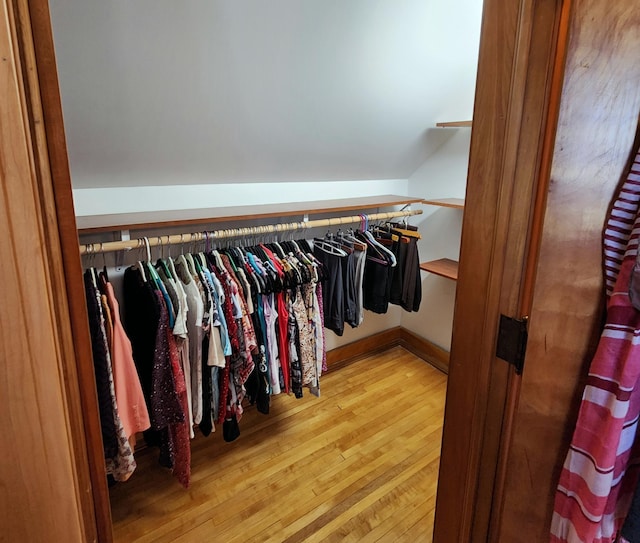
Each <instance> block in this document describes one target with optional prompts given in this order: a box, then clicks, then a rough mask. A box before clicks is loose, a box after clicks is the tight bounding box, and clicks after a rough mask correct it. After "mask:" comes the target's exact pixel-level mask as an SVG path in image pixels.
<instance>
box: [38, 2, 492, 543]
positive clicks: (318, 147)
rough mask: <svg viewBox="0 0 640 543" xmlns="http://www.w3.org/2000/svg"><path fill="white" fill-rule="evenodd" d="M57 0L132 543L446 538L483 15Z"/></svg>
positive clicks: (358, 7)
mask: <svg viewBox="0 0 640 543" xmlns="http://www.w3.org/2000/svg"><path fill="white" fill-rule="evenodd" d="M50 5H51V17H52V28H53V38H54V44H55V50H56V56H57V66H58V74H59V82H60V94H61V99H62V109H63V113H64V119H65V134H66V141H67V149H68V153H69V164H70V172H71V180H72V186H73V196H74V204H75V214H76V223H77V227H78V233H79V241H80V253H81V256H82V264H83V269H84V270H85V273H84V283H85V285H84V286H85V290H86V298H87V304H88V308H89V324H90V331H91V339H92V354H93V366H94V372H95V374H96V386H97V395H98V406H99V411H100V423H101V424H100V427H101V436H102V443H103V449H104V450H103V455H104V459H105V462H106V471H107V475H108V484H109V490H108V493H109V501H110V508H111V520H112V524H113V534H114V539H115V541H130V542H133V541H172V540H174V539H177V540H180V541H195V540H197V539H199V538H205V539H207V538H208V539H211V538H219V539H220V540H222V539H225V540H229V541H252V540H253V541H267V540H272V541H285V540H288V541H311V540H317V541H343V540H353V541H356V540H357V541H361V540H363V539H367V538H368V539H369V540H371V541H388V540H390V539H400V540H406V541H427V540H429V539H430V538H431V532H432V529H433V513H434V510H435V491H436V486H437V476H438V465H439V451H440V442H441V439H442V424H443V416H444V395H445V390H446V372H447V366H448V351H449V348H450V341H451V330H452V324H453V304H454V296H455V280H456V273H455V271H453V272H445V273H442V271H441V270H440V269H439V268H438V266H439V265H441V264H442V263H443V262H446V263H449V264H452V265H453V268H455V267H456V265H457V260H458V254H459V247H460V234H461V226H462V213H463V210H462V208H463V207H464V192H465V186H466V170H467V164H468V154H469V142H470V135H471V118H472V115H473V97H474V91H475V72H476V65H477V58H478V44H479V35H480V18H481V10H482V2H480V1H479V0H468V1H467V2H465V9H464V15H463V16H456V17H455V19H454V16H455V12H456V11H458V10H459V8H460V6H458V7H456V8H455V9H454V7H453V6H450V5H449V6H448V5H447V4H446V3H445V2H424V1H423V0H408V1H406V2H402V3H401V4H397V3H394V2H377V3H375V4H372V3H370V2H356V3H351V4H347V5H345V4H334V5H332V6H327V5H326V3H323V2H305V3H299V2H278V3H275V4H273V3H272V4H268V5H267V4H263V3H260V2H252V3H249V4H235V5H230V4H228V3H226V2H190V3H187V4H185V5H182V6H181V7H180V8H179V9H177V6H173V5H170V4H165V5H164V6H159V5H157V4H153V5H152V4H144V3H137V4H129V5H126V6H123V5H121V6H118V5H114V4H108V3H103V2H89V3H87V2H76V1H67V0H62V1H58V0H56V1H54V2H51V4H50ZM141 18H144V19H145V21H146V22H145V24H144V25H142V26H139V25H137V24H133V21H136V20H140V19H141ZM461 26H462V27H464V32H463V35H464V39H463V40H461V39H460V36H455V35H454V32H455V31H458V32H459V31H460V28H461ZM448 120H451V121H454V122H447V121H448ZM459 120H464V122H462V123H459V122H455V121H459ZM427 197H430V200H429V201H428V202H427V203H425V198H427ZM452 202H453V204H452ZM149 285H152V287H149ZM149 288H151V291H150V290H149ZM156 289H157V290H156ZM150 293H151V294H150ZM155 296H161V298H160V299H159V300H154V299H153V298H154V297H155ZM164 321H166V322H164ZM165 329H167V330H165ZM161 336H167V337H168V341H167V337H162V338H161ZM160 353H164V355H162V354H160ZM172 353H173V355H172ZM172 366H173V370H174V372H173V374H171V368H172ZM125 376H126V377H125ZM172 378H173V379H172ZM111 381H113V388H111V389H110V386H109V385H110V382H111ZM110 406H111V407H110ZM410 496H414V497H415V498H416V499H410ZM402 504H405V506H402Z"/></svg>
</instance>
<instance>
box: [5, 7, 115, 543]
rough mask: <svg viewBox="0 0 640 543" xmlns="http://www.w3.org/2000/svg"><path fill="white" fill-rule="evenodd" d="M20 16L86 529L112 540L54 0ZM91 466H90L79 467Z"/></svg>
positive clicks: (22, 9)
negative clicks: (52, 241)
mask: <svg viewBox="0 0 640 543" xmlns="http://www.w3.org/2000/svg"><path fill="white" fill-rule="evenodd" d="M12 1H13V13H14V16H15V25H16V37H17V49H18V50H19V52H20V57H21V61H22V79H23V84H24V89H25V95H26V99H27V103H28V108H29V111H28V121H29V129H30V132H31V140H32V145H33V147H34V152H35V155H36V157H35V159H36V160H35V162H36V164H35V168H36V171H37V172H38V174H39V180H40V182H41V184H42V185H46V187H47V192H46V194H43V196H42V198H43V200H44V201H43V205H44V206H45V209H46V211H47V219H48V220H49V221H50V222H51V225H52V229H53V228H55V229H56V230H57V232H56V234H57V239H56V243H59V246H60V252H61V263H62V267H61V269H59V270H57V272H58V273H59V274H60V276H61V282H62V283H61V290H64V294H60V296H64V297H65V309H66V304H68V313H66V314H67V315H69V317H70V322H69V325H70V332H71V334H70V335H71V338H72V345H70V346H69V348H70V349H71V350H72V353H73V354H72V355H71V354H70V355H69V356H67V357H66V358H65V360H64V361H63V364H64V366H65V367H64V368H63V371H64V375H65V384H66V389H67V390H66V393H67V398H68V399H69V405H70V409H69V418H70V422H71V428H72V434H73V435H72V436H71V440H72V441H73V443H74V446H75V448H76V450H77V451H78V456H79V458H82V459H83V460H84V462H86V464H87V465H88V472H89V481H86V482H83V488H82V489H81V491H82V492H83V493H84V495H85V496H86V499H85V500H84V501H83V504H84V506H85V508H88V509H89V511H85V514H84V517H83V518H84V521H85V533H86V534H96V535H95V536H94V535H91V536H90V538H91V539H90V540H95V539H94V538H95V537H97V541H100V542H104V543H110V542H111V541H113V527H112V523H111V508H110V505H109V491H108V488H107V480H106V476H105V473H106V469H105V461H104V456H103V453H102V451H103V447H102V433H101V429H100V415H99V410H98V402H97V394H96V385H95V377H94V372H93V363H92V354H91V339H90V335H89V324H88V320H87V309H86V308H87V306H86V301H85V294H84V282H83V277H82V263H81V259H80V252H79V250H78V245H79V241H78V233H77V229H76V220H75V211H74V207H73V194H72V191H71V173H70V170H69V162H68V158H67V144H66V139H65V133H64V123H63V117H62V104H61V100H60V89H59V85H58V72H57V69H56V61H55V51H54V44H53V34H52V29H51V20H50V14H49V4H48V1H47V0H12ZM78 471H79V472H84V471H85V467H84V466H82V469H80V467H79V469H78Z"/></svg>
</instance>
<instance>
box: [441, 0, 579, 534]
mask: <svg viewBox="0 0 640 543" xmlns="http://www.w3.org/2000/svg"><path fill="white" fill-rule="evenodd" d="M569 9H570V2H569V1H568V0H565V1H562V0H521V1H520V2H518V3H517V4H516V3H507V4H506V5H505V3H504V2H501V1H500V0H485V5H484V12H483V20H482V32H481V42H480V55H479V64H478V80H477V85H476V100H475V111H474V119H473V132H472V136H471V153H470V161H469V174H468V183H467V194H466V205H465V214H464V219H463V228H462V244H461V254H460V273H459V279H458V287H457V292H456V304H455V313H454V329H453V341H452V348H451V358H450V366H449V383H448V389H447V405H446V409H445V422H444V431H443V444H442V456H441V464H440V475H439V481H438V495H437V503H436V513H435V527H434V541H435V542H436V543H438V542H442V543H444V542H448V541H487V540H488V538H489V535H490V525H492V524H493V523H494V521H495V520H497V518H495V517H494V516H495V515H496V514H499V511H500V499H501V495H499V494H497V495H496V494H495V492H496V491H499V490H500V487H501V480H502V479H501V477H502V456H503V454H504V449H501V445H505V443H508V440H507V441H506V442H505V443H503V442H502V441H501V440H502V439H504V438H505V437H507V436H506V435H505V434H504V433H503V432H504V430H505V429H506V428H505V426H504V424H503V423H504V422H505V421H507V422H508V420H509V417H508V416H509V412H510V410H512V409H513V408H514V406H515V404H514V403H513V400H514V397H513V396H509V395H508V391H509V390H510V389H511V387H517V385H518V382H519V379H520V378H519V377H517V376H515V372H514V370H513V368H511V367H510V366H508V365H507V364H506V363H504V362H502V361H500V360H498V359H496V357H495V346H496V336H497V328H498V320H499V316H500V313H504V314H506V315H509V316H515V317H522V316H524V315H525V314H526V313H525V312H523V310H524V307H523V306H522V301H523V299H526V298H527V296H529V295H528V294H525V291H526V289H531V288H532V285H533V283H532V282H525V281H524V279H525V277H531V274H532V272H533V271H534V270H535V266H536V261H537V252H536V250H530V249H535V244H532V239H533V238H535V236H538V235H539V232H538V231H539V229H540V228H541V224H542V220H541V219H542V217H543V215H544V211H543V210H544V199H540V198H537V197H536V195H537V194H538V187H541V189H540V190H541V191H542V193H544V192H545V191H546V188H545V187H546V184H547V183H548V178H549V167H548V164H545V162H544V157H545V156H546V155H545V145H548V139H549V138H553V136H554V135H555V127H556V124H557V103H558V102H559V98H560V95H561V90H562V89H561V87H562V85H561V82H562V74H563V65H564V62H563V58H564V50H565V49H566V39H565V38H566V32H567V28H568V19H569V17H568V16H567V13H569ZM563 14H564V17H563ZM558 82H559V83H560V84H558ZM553 104H556V106H553ZM552 144H553V140H551V149H552V148H553V145H552ZM547 160H548V157H547ZM507 402H509V403H507ZM496 484H497V485H498V486H496Z"/></svg>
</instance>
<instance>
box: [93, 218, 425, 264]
mask: <svg viewBox="0 0 640 543" xmlns="http://www.w3.org/2000/svg"><path fill="white" fill-rule="evenodd" d="M421 213H422V210H421V209H414V210H411V209H405V210H403V211H387V212H384V213H369V214H363V215H352V216H350V217H331V218H329V219H317V220H314V221H301V222H291V223H283V224H266V225H263V226H249V227H244V228H230V229H226V230H210V231H205V232H191V233H188V234H172V235H166V236H153V237H150V238H147V239H144V238H141V239H132V240H123V241H105V242H104V243H102V242H98V243H88V244H87V245H80V254H81V255H90V254H98V253H109V252H113V251H130V250H132V249H141V248H145V247H147V244H148V246H149V247H157V246H160V245H161V246H164V245H178V244H181V243H191V242H196V241H204V240H207V239H208V240H219V239H227V238H237V237H242V236H256V235H259V236H260V235H263V234H279V233H281V232H290V231H299V230H308V229H310V228H322V227H325V226H338V225H341V224H354V223H359V222H361V221H362V220H368V221H381V220H386V219H396V218H399V217H410V216H413V215H420V214H421Z"/></svg>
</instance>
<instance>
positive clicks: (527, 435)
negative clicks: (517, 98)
mask: <svg viewBox="0 0 640 543" xmlns="http://www.w3.org/2000/svg"><path fill="white" fill-rule="evenodd" d="M639 29H640V13H639V11H638V4H637V1H636V0H616V2H610V1H607V0H576V1H575V2H574V6H573V12H572V17H571V23H570V29H569V36H570V39H569V42H568V50H567V61H566V69H565V80H564V87H563V90H562V99H561V103H560V117H559V122H558V128H557V133H556V143H555V148H554V152H553V160H552V167H551V176H550V184H549V189H548V192H547V198H546V212H545V217H544V225H543V228H542V233H541V240H540V241H541V243H540V251H539V257H538V263H537V273H536V276H535V284H534V285H533V297H532V303H531V310H530V312H528V313H529V314H530V328H529V344H528V349H527V357H526V365H525V371H524V373H523V376H522V379H521V380H520V379H517V380H516V381H515V383H514V390H513V391H512V394H513V401H514V403H517V407H516V409H515V413H514V415H513V431H512V437H510V438H509V437H508V436H505V437H506V439H507V441H505V447H504V453H503V455H504V458H503V462H504V464H503V466H504V474H503V476H504V485H503V486H504V491H503V497H502V499H501V503H499V504H497V505H499V506H500V510H496V511H495V512H494V518H493V526H492V531H491V534H492V540H493V541H500V542H502V541H505V542H511V541H514V542H519V541H522V542H525V541H527V542H529V541H548V534H549V526H550V523H551V515H552V512H553V500H554V493H555V487H556V485H557V482H558V477H559V475H560V470H561V468H562V463H563V462H564V457H565V455H566V452H567V448H568V446H569V441H570V439H571V433H572V430H573V426H574V424H575V421H576V419H577V410H578V407H579V402H580V398H581V395H582V391H583V389H584V385H585V381H586V376H587V372H588V367H589V363H590V361H591V359H592V357H593V354H594V351H595V347H596V346H597V343H598V340H599V337H600V333H601V331H602V326H603V302H604V287H603V268H602V261H603V258H602V233H603V228H604V223H605V218H606V216H607V212H608V208H609V206H610V204H611V201H612V198H613V196H614V194H615V192H616V189H617V187H618V186H619V184H620V182H621V180H622V179H623V178H624V177H625V176H626V174H627V172H628V168H629V164H630V160H631V159H632V158H633V156H635V148H636V143H635V142H634V140H635V139H636V131H637V128H638V114H639V113H640V63H638V52H640V31H639ZM525 303H527V302H525ZM501 484H502V483H501Z"/></svg>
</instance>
